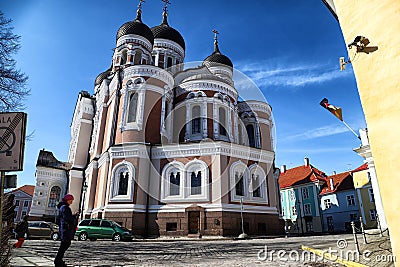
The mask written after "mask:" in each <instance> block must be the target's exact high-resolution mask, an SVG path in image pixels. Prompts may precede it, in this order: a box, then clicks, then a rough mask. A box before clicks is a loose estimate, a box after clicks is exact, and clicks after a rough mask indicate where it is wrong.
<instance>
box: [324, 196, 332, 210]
mask: <svg viewBox="0 0 400 267" xmlns="http://www.w3.org/2000/svg"><path fill="white" fill-rule="evenodd" d="M324 206H325V209H330V208H331V206H332V203H331V200H330V199H329V198H328V199H324Z"/></svg>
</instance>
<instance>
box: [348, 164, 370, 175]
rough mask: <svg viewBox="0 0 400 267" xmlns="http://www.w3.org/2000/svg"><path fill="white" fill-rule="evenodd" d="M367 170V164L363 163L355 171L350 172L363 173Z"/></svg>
mask: <svg viewBox="0 0 400 267" xmlns="http://www.w3.org/2000/svg"><path fill="white" fill-rule="evenodd" d="M365 170H368V164H367V163H364V164H363V165H361V166H360V167H358V168H357V169H354V170H352V171H351V172H352V173H353V172H359V171H365Z"/></svg>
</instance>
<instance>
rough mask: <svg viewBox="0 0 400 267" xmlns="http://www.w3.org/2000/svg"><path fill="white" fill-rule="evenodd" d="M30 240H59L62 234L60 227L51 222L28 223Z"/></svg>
mask: <svg viewBox="0 0 400 267" xmlns="http://www.w3.org/2000/svg"><path fill="white" fill-rule="evenodd" d="M27 237H28V238H50V239H53V240H58V239H59V238H60V234H59V231H58V225H57V224H55V223H51V222H44V221H37V222H36V221H35V222H33V221H32V222H28V236H27Z"/></svg>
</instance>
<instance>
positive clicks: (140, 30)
mask: <svg viewBox="0 0 400 267" xmlns="http://www.w3.org/2000/svg"><path fill="white" fill-rule="evenodd" d="M128 34H136V35H140V36H142V37H144V38H146V39H147V40H149V42H150V43H151V44H152V45H153V44H154V36H153V33H152V31H151V30H150V28H149V27H148V26H147V25H146V24H144V23H143V22H142V11H141V10H140V9H138V11H137V16H136V19H135V20H134V21H128V22H126V23H125V24H123V25H122V26H121V27H120V28H119V29H118V32H117V41H118V39H119V38H120V37H122V36H124V35H128Z"/></svg>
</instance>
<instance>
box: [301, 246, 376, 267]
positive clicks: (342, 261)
mask: <svg viewBox="0 0 400 267" xmlns="http://www.w3.org/2000/svg"><path fill="white" fill-rule="evenodd" d="M301 249H302V250H306V251H310V252H312V253H314V254H315V255H318V256H322V257H323V258H324V259H326V260H329V261H331V262H335V263H339V264H343V265H344V266H347V267H370V266H368V265H364V264H361V263H358V262H354V261H348V260H345V259H342V258H341V257H338V256H335V255H332V254H330V253H328V252H326V251H324V250H320V249H314V248H310V247H307V246H303V245H302V246H301Z"/></svg>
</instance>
